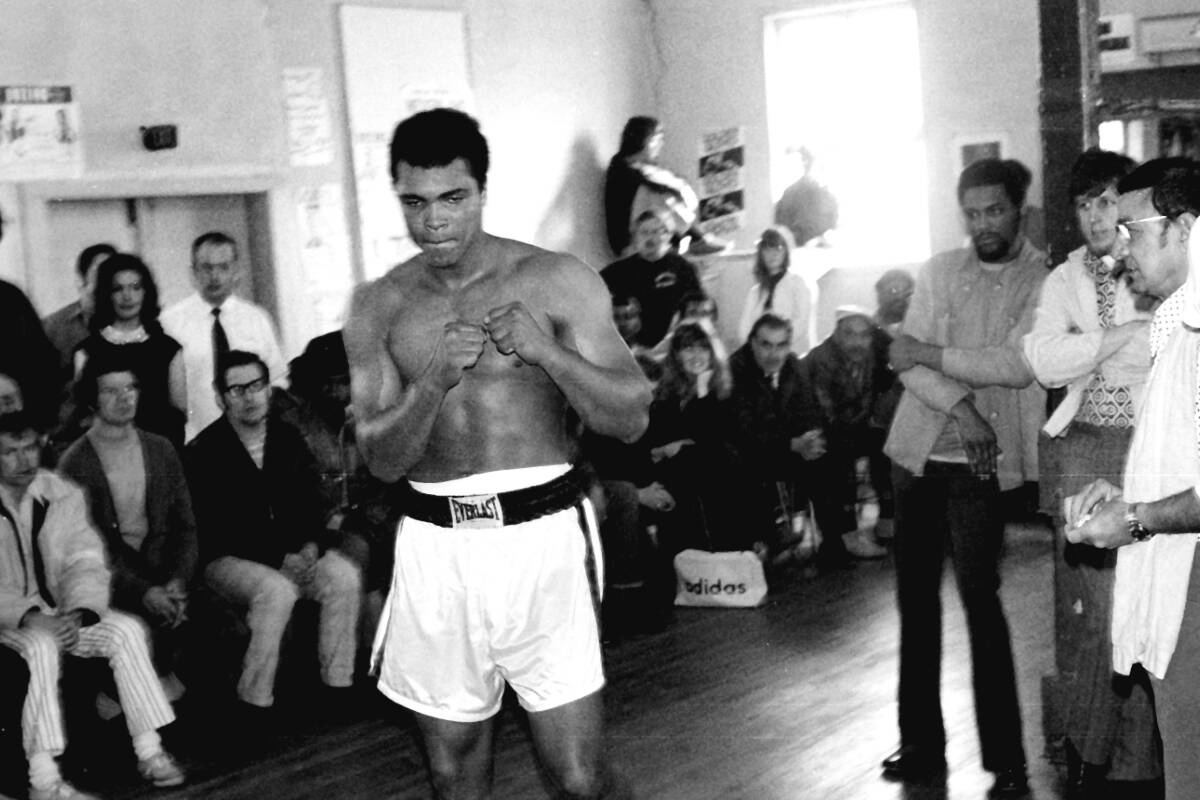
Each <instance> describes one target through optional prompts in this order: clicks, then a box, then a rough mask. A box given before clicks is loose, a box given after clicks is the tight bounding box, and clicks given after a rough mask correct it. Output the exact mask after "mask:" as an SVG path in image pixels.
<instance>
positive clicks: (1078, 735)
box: [1024, 150, 1162, 797]
mask: <svg viewBox="0 0 1200 800" xmlns="http://www.w3.org/2000/svg"><path fill="white" fill-rule="evenodd" d="M1133 166H1134V164H1133V161H1132V160H1131V159H1129V158H1127V157H1126V156H1123V155H1119V154H1117V153H1109V152H1105V151H1102V150H1089V151H1087V152H1086V153H1084V154H1083V155H1081V156H1080V157H1079V158H1078V159H1077V160H1076V161H1075V164H1074V166H1073V167H1072V168H1071V179H1070V183H1069V191H1070V200H1071V203H1072V206H1073V207H1074V209H1075V217H1076V221H1077V222H1078V223H1079V232H1080V233H1081V234H1082V235H1083V238H1084V242H1085V244H1084V246H1082V247H1080V248H1078V249H1076V250H1074V251H1072V252H1071V254H1070V255H1068V256H1067V260H1066V261H1065V262H1063V263H1062V264H1060V265H1059V266H1058V267H1056V268H1055V270H1054V271H1053V272H1051V273H1050V275H1049V277H1047V278H1046V283H1045V284H1044V285H1043V286H1042V294H1041V298H1040V299H1039V300H1038V305H1037V310H1036V312H1035V314H1034V320H1033V329H1032V330H1031V331H1030V332H1029V333H1028V334H1027V335H1026V336H1025V340H1024V350H1025V357H1026V359H1027V360H1028V361H1029V364H1030V366H1031V367H1032V368H1033V372H1034V375H1036V376H1037V378H1038V380H1039V381H1041V382H1042V384H1044V385H1045V386H1047V387H1051V388H1058V387H1064V386H1065V387H1067V392H1066V396H1065V398H1064V399H1063V401H1062V402H1061V403H1060V404H1059V406H1058V409H1057V410H1056V411H1055V413H1054V414H1053V415H1052V416H1051V417H1050V420H1049V421H1048V422H1047V423H1046V424H1045V426H1043V428H1042V437H1041V440H1040V442H1039V445H1038V463H1039V473H1040V482H1039V486H1040V491H1041V508H1042V511H1043V512H1045V513H1046V514H1049V515H1050V517H1051V519H1052V520H1053V521H1054V530H1055V536H1056V544H1057V545H1059V546H1058V547H1056V548H1055V561H1054V567H1055V569H1054V571H1055V595H1056V603H1055V609H1056V618H1057V624H1056V626H1055V627H1056V637H1055V638H1056V641H1057V643H1058V650H1057V652H1058V667H1059V679H1060V681H1061V682H1062V686H1063V693H1062V695H1061V696H1062V697H1063V700H1062V707H1061V708H1060V709H1057V711H1058V713H1057V714H1055V715H1054V716H1055V718H1060V719H1062V720H1063V731H1065V735H1066V736H1065V749H1066V752H1067V764H1068V786H1069V788H1070V789H1071V790H1072V791H1076V792H1078V793H1079V795H1080V796H1081V797H1087V796H1089V795H1095V794H1097V793H1099V792H1103V791H1104V785H1105V774H1106V772H1107V771H1108V769H1109V766H1110V765H1113V757H1114V755H1116V754H1117V753H1118V752H1119V753H1121V754H1122V756H1123V761H1124V765H1125V767H1126V769H1125V771H1124V774H1123V777H1124V778H1125V779H1126V780H1152V779H1157V778H1158V777H1160V776H1161V774H1162V769H1161V765H1160V759H1159V755H1158V746H1157V744H1156V743H1155V730H1156V726H1155V722H1154V707H1153V702H1152V700H1151V699H1150V694H1149V690H1150V686H1149V681H1148V679H1147V677H1146V674H1145V672H1144V671H1142V670H1141V669H1137V670H1135V671H1134V673H1133V674H1132V675H1130V676H1115V675H1114V674H1113V669H1112V641H1111V637H1110V635H1109V630H1110V629H1111V627H1112V587H1113V569H1114V567H1115V566H1116V562H1117V554H1116V552H1115V551H1112V550H1103V549H1097V548H1093V547H1088V546H1086V545H1082V544H1070V543H1066V542H1065V541H1064V540H1063V539H1062V538H1058V537H1061V536H1062V535H1063V532H1064V527H1063V526H1064V524H1065V521H1066V520H1065V518H1064V516H1063V499H1064V498H1066V497H1069V496H1071V495H1074V494H1077V493H1078V492H1080V491H1081V490H1082V489H1083V488H1084V487H1085V486H1087V485H1088V484H1089V483H1091V482H1092V481H1095V480H1097V479H1099V478H1104V479H1105V480H1108V481H1109V482H1111V483H1113V484H1115V485H1120V483H1121V471H1122V468H1123V466H1124V464H1125V454H1126V453H1127V452H1128V450H1129V442H1130V440H1131V439H1132V436H1133V421H1134V418H1135V416H1136V411H1137V406H1138V404H1139V402H1140V401H1141V395H1142V390H1143V388H1144V384H1145V381H1146V376H1147V373H1148V372H1149V370H1150V339H1149V337H1150V324H1149V319H1150V314H1148V313H1146V312H1142V311H1139V310H1138V309H1137V307H1136V305H1135V298H1136V296H1135V295H1134V293H1133V291H1132V290H1131V289H1130V288H1129V285H1128V283H1127V282H1126V281H1124V280H1122V279H1120V278H1119V277H1118V275H1117V273H1118V270H1119V266H1118V263H1117V261H1116V259H1114V258H1113V249H1114V246H1115V245H1116V240H1117V182H1118V181H1120V180H1121V178H1123V177H1124V176H1125V175H1126V174H1128V173H1129V171H1130V170H1131V169H1133ZM1114 766H1115V765H1114Z"/></svg>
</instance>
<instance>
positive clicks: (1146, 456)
mask: <svg viewBox="0 0 1200 800" xmlns="http://www.w3.org/2000/svg"><path fill="white" fill-rule="evenodd" d="M1117 191H1118V192H1119V193H1120V196H1119V197H1118V200H1117V211H1118V223H1117V229H1118V238H1117V245H1116V248H1115V249H1114V255H1118V256H1119V257H1122V258H1124V259H1125V263H1126V265H1127V267H1128V269H1129V275H1130V278H1131V280H1132V285H1133V288H1134V289H1135V290H1136V291H1139V292H1143V293H1147V294H1151V295H1154V296H1156V297H1162V298H1165V299H1164V300H1163V302H1162V305H1160V306H1159V307H1158V309H1157V310H1156V311H1155V312H1154V319H1153V321H1152V322H1151V323H1150V356H1151V367H1150V377H1149V379H1148V380H1147V382H1146V389H1145V393H1144V396H1143V399H1142V402H1141V406H1140V408H1139V409H1138V414H1137V418H1136V420H1135V424H1134V433H1133V440H1132V442H1131V443H1130V446H1129V455H1128V457H1127V459H1126V461H1125V472H1124V481H1123V485H1122V486H1121V488H1117V487H1116V486H1115V485H1114V484H1113V483H1111V482H1109V481H1106V480H1098V481H1096V482H1094V483H1092V484H1090V485H1089V486H1087V487H1086V488H1085V489H1084V490H1083V491H1082V492H1080V493H1078V494H1075V495H1072V496H1071V497H1069V498H1067V500H1066V504H1065V509H1064V512H1065V513H1064V516H1065V517H1066V524H1067V539H1068V541H1071V542H1083V543H1086V544H1091V545H1095V546H1096V547H1103V548H1119V549H1118V550H1117V566H1116V577H1115V582H1114V587H1113V608H1112V631H1111V633H1112V643H1113V667H1114V669H1115V670H1116V671H1117V672H1118V673H1121V674H1128V673H1129V672H1130V671H1131V670H1132V669H1133V668H1134V667H1135V666H1136V665H1138V664H1140V665H1141V666H1142V667H1143V668H1144V669H1145V670H1146V672H1148V673H1149V674H1150V681H1151V684H1152V685H1153V688H1154V709H1155V712H1156V713H1157V715H1158V729H1159V733H1160V734H1161V735H1162V743H1163V772H1164V776H1165V778H1166V798H1167V800H1183V798H1192V797H1195V796H1196V790H1197V787H1200V759H1197V758H1196V753H1195V749H1196V742H1197V741H1198V740H1200V681H1197V679H1196V676H1197V675H1198V674H1200V561H1198V560H1197V558H1196V538H1197V532H1200V495H1198V494H1197V488H1198V487H1200V417H1198V416H1197V414H1198V409H1200V361H1198V359H1200V333H1198V332H1197V329H1200V286H1198V285H1197V282H1198V281H1200V242H1197V241H1196V236H1195V234H1196V230H1195V222H1196V217H1197V215H1200V163H1198V162H1196V161H1194V160H1191V159H1187V158H1160V159H1155V160H1154V161H1149V162H1147V163H1146V164H1143V165H1142V166H1141V167H1139V168H1137V169H1136V170H1134V171H1133V172H1131V173H1130V174H1129V175H1127V176H1125V177H1124V178H1123V179H1122V180H1121V182H1120V183H1119V184H1118V185H1117Z"/></svg>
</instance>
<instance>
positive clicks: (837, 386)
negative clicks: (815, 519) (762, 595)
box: [800, 306, 897, 558]
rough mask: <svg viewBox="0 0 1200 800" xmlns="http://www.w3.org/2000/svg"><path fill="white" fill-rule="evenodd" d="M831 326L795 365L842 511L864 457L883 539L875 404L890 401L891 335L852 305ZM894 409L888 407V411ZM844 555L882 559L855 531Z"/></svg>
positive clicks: (885, 524) (887, 500)
mask: <svg viewBox="0 0 1200 800" xmlns="http://www.w3.org/2000/svg"><path fill="white" fill-rule="evenodd" d="M835 316H836V324H835V327H834V329H833V333H831V334H830V335H829V338H828V339H826V340H825V341H823V342H821V343H820V344H819V345H817V346H816V347H814V348H813V349H812V350H810V351H809V352H808V355H806V356H805V357H804V358H803V359H802V360H801V362H800V365H801V367H802V368H803V370H804V373H805V378H806V379H807V380H808V382H809V385H810V386H811V387H812V391H813V394H814V395H815V396H816V399H817V405H818V406H819V407H820V409H821V415H822V428H823V429H824V431H825V442H826V447H827V451H828V456H827V457H826V458H827V460H829V461H830V462H831V463H830V468H831V469H833V470H836V471H837V473H838V474H839V475H840V476H841V477H840V483H839V484H838V492H839V496H840V499H841V503H842V505H843V507H844V508H845V509H846V511H847V513H856V507H857V503H858V470H857V466H856V465H857V462H858V459H859V458H866V459H868V463H869V464H870V475H871V485H872V486H873V487H874V489H875V496H876V498H877V499H878V501H879V519H878V522H877V523H876V525H877V526H878V527H879V528H882V529H883V530H884V537H885V538H887V537H888V534H889V533H890V531H891V530H892V527H893V517H894V514H895V510H894V507H893V503H892V480H891V470H892V462H891V460H890V459H889V458H888V457H887V456H885V455H884V454H883V442H884V439H886V438H887V422H890V421H891V419H890V417H889V418H888V419H887V422H884V423H883V424H880V423H881V419H880V416H881V414H884V413H887V412H885V411H881V409H880V405H881V404H890V403H892V400H891V394H892V390H893V388H894V387H895V385H896V384H897V380H896V373H894V372H892V370H891V368H890V367H889V366H888V345H890V344H891V341H892V337H891V336H889V335H888V334H886V333H884V332H883V331H881V330H880V329H879V328H877V327H876V326H875V322H874V320H872V319H871V314H870V312H869V311H867V310H866V309H864V308H859V307H857V306H842V307H840V308H838V309H837V310H836V312H835ZM894 407H895V406H894V405H893V406H892V408H893V409H894ZM847 547H849V548H850V552H851V553H852V554H854V555H856V556H859V557H863V558H870V557H878V556H883V555H884V554H885V553H886V552H887V551H886V550H884V549H883V548H882V547H880V546H879V545H878V543H877V542H876V541H875V538H874V536H873V534H872V533H870V532H869V531H865V530H858V532H857V533H856V534H855V535H854V536H853V537H852V539H851V540H850V541H848V542H847Z"/></svg>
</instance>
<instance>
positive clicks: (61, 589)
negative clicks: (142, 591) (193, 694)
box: [0, 411, 184, 800]
mask: <svg viewBox="0 0 1200 800" xmlns="http://www.w3.org/2000/svg"><path fill="white" fill-rule="evenodd" d="M40 434H41V431H39V429H38V428H37V426H36V423H35V421H34V420H33V418H32V417H30V416H29V415H27V414H26V413H25V412H23V411H16V412H12V413H10V414H5V415H3V416H0V645H3V646H6V647H8V648H11V649H13V650H15V651H17V652H18V653H20V654H21V657H22V658H24V659H25V662H26V664H28V665H29V674H30V682H29V692H28V696H27V698H26V700H25V707H24V714H23V719H22V730H23V733H24V738H25V752H26V755H27V757H28V759H29V785H30V789H29V797H30V800H86V799H87V798H90V797H91V795H86V794H83V793H82V792H79V791H78V790H76V789H75V788H74V787H72V786H71V785H70V784H69V783H67V782H66V781H64V780H63V778H62V775H61V773H60V772H59V768H58V763H57V761H56V760H55V759H56V758H57V756H59V755H61V754H62V752H63V750H64V749H65V747H66V737H65V733H64V730H63V718H62V709H61V708H60V705H59V691H58V682H59V677H60V663H61V658H62V655H63V654H67V655H72V656H78V657H80V658H104V659H106V660H107V661H108V663H109V666H110V667H111V668H112V673H113V678H114V679H115V682H116V686H117V695H118V698H119V700H120V703H121V708H122V710H123V711H124V712H125V720H126V725H127V727H128V729H129V734H130V736H132V737H133V749H134V752H135V753H136V754H137V759H138V772H139V773H140V774H141V775H142V777H143V778H145V779H146V780H147V781H149V782H151V783H153V784H154V785H155V786H177V785H179V784H181V783H183V781H184V774H183V771H182V770H181V769H180V768H179V767H178V766H177V765H176V764H175V761H174V760H173V759H172V758H171V756H169V755H168V754H167V753H166V752H165V751H164V750H163V748H162V740H161V738H160V737H159V734H158V729H159V728H162V727H163V726H165V725H168V724H169V723H171V722H172V721H173V720H174V719H175V714H174V712H173V711H172V710H171V704H170V703H168V702H167V698H166V697H165V696H164V694H163V690H162V687H161V686H160V685H159V682H158V678H157V676H156V675H155V674H154V667H153V666H152V665H151V663H150V654H149V651H148V649H147V645H146V634H145V630H144V629H143V628H142V626H141V623H140V622H138V620H136V619H135V618H133V617H130V616H128V615H127V614H124V613H122V612H120V611H116V610H113V609H111V608H110V607H109V584H110V582H111V575H110V573H109V571H108V567H107V566H106V565H105V557H104V544H103V542H101V540H100V537H99V536H98V535H97V533H96V531H95V530H94V529H93V528H92V526H91V525H90V524H89V522H88V513H87V503H86V501H85V500H84V497H83V492H82V491H81V490H80V489H79V488H78V487H77V486H75V485H74V484H72V483H70V482H69V481H66V480H64V479H63V478H61V477H59V476H58V475H56V474H55V473H53V472H50V471H47V470H43V469H41V468H40V466H39V464H40V454H41V443H40V441H39V438H40Z"/></svg>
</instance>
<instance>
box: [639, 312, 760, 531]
mask: <svg viewBox="0 0 1200 800" xmlns="http://www.w3.org/2000/svg"><path fill="white" fill-rule="evenodd" d="M662 367H663V371H662V378H661V380H660V381H659V382H658V385H657V386H656V387H655V390H654V401H653V403H652V404H651V406H650V426H649V428H648V429H647V431H646V435H645V442H646V444H648V445H649V446H650V455H651V459H652V461H653V463H654V468H653V474H654V477H655V479H656V480H657V481H658V482H659V483H661V484H662V486H663V487H664V488H665V489H666V491H667V492H668V493H669V495H670V496H671V497H672V498H673V499H674V506H675V507H674V510H673V511H672V513H671V514H670V517H669V518H668V519H664V520H663V525H662V526H661V527H660V529H659V533H660V536H661V537H662V541H663V544H664V547H665V549H666V550H667V551H668V552H669V554H670V555H674V554H675V553H677V552H679V551H680V550H683V549H685V548H688V547H695V548H700V549H704V550H748V549H750V548H751V547H753V546H754V544H755V539H754V538H753V537H750V536H748V535H747V530H746V526H745V525H743V524H742V522H741V520H740V519H738V518H737V515H736V510H735V506H736V505H737V500H738V498H740V496H741V495H740V494H739V488H740V487H739V483H738V480H739V479H738V476H737V474H736V472H735V471H734V470H733V469H732V466H733V461H732V451H731V450H730V449H729V447H728V445H727V443H726V440H725V429H726V426H725V418H726V413H727V406H726V401H727V399H728V397H729V392H730V378H729V367H728V366H727V365H726V363H725V362H724V361H722V360H721V359H719V358H718V357H717V355H716V353H715V352H714V351H713V346H712V340H711V339H710V338H709V336H708V334H707V333H705V332H704V330H703V329H702V328H701V327H700V326H699V325H694V324H687V325H680V326H679V328H677V329H676V331H675V335H674V336H672V337H671V348H670V351H669V352H668V354H667V358H666V360H664V361H663V365H662ZM664 510H666V509H664Z"/></svg>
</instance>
